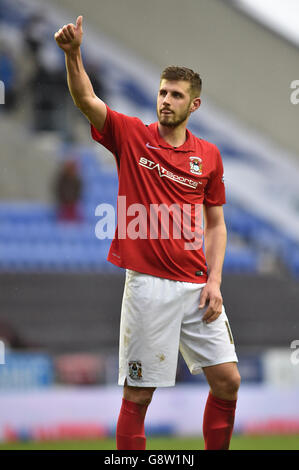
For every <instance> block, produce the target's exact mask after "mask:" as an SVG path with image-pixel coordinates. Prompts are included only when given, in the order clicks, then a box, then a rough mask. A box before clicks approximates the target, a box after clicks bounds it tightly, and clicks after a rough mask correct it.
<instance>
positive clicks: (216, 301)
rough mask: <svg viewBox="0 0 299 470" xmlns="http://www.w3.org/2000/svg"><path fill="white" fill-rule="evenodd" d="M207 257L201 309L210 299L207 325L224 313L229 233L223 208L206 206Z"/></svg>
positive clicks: (206, 314) (205, 315) (205, 235)
mask: <svg viewBox="0 0 299 470" xmlns="http://www.w3.org/2000/svg"><path fill="white" fill-rule="evenodd" d="M204 219H205V226H204V240H205V256H206V261H207V265H208V281H207V284H206V286H205V287H204V288H203V290H202V294H201V298H200V304H199V308H203V307H204V306H205V304H206V301H207V300H208V299H209V306H208V308H207V310H206V312H205V314H204V316H203V320H204V321H207V323H209V322H211V321H214V320H216V318H218V317H219V315H220V314H221V311H222V295H221V292H220V285H221V280H222V268H223V262H224V256H225V249H226V242H227V231H226V225H225V221H224V215H223V208H222V206H211V207H209V206H204Z"/></svg>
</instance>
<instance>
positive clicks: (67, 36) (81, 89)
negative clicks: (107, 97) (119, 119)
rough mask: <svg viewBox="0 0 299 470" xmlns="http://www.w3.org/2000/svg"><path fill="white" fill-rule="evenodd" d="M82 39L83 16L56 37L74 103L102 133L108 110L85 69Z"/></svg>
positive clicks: (64, 27)
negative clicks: (81, 46)
mask: <svg viewBox="0 0 299 470" xmlns="http://www.w3.org/2000/svg"><path fill="white" fill-rule="evenodd" d="M82 37H83V30H82V16H78V18H77V22H76V26H75V25H73V24H72V23H70V24H68V25H64V26H63V27H62V28H61V29H60V30H59V31H57V32H56V33H55V35H54V38H55V40H56V42H57V44H58V46H59V47H60V48H61V49H62V50H63V51H64V54H65V65H66V70H67V83H68V87H69V90H70V94H71V96H72V98H73V101H74V103H75V105H76V106H77V107H78V108H79V109H80V110H81V111H82V113H83V114H84V115H85V116H86V117H87V119H88V120H89V121H90V122H91V123H92V124H93V125H94V126H95V127H96V128H97V129H98V130H99V131H101V130H102V129H103V127H104V124H105V120H106V115H107V109H106V105H105V103H104V102H103V101H102V100H101V99H100V98H98V97H97V96H96V94H95V93H94V90H93V87H92V84H91V81H90V79H89V77H88V75H87V73H86V71H85V69H84V65H83V61H82V56H81V50H80V45H81V42H82Z"/></svg>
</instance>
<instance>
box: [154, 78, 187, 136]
mask: <svg viewBox="0 0 299 470" xmlns="http://www.w3.org/2000/svg"><path fill="white" fill-rule="evenodd" d="M189 88H190V83H189V82H187V81H185V80H179V81H169V80H165V79H163V80H162V81H161V84H160V89H159V92H158V97H157V116H158V120H159V122H160V124H162V125H163V126H166V127H177V126H179V125H180V124H181V123H182V122H184V121H186V120H187V119H188V117H189V115H190V109H191V107H192V99H191V97H190V92H189Z"/></svg>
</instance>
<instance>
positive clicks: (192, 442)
mask: <svg viewBox="0 0 299 470" xmlns="http://www.w3.org/2000/svg"><path fill="white" fill-rule="evenodd" d="M203 448H204V443H203V439H202V438H201V437H152V438H148V440H147V450H202V449H203ZM230 449H231V450H299V435H293V434H292V435H273V436H272V435H271V436H270V435H267V436H241V435H240V436H233V438H232V441H231V446H230ZM0 450H115V440H114V439H112V438H108V439H106V438H105V439H100V440H91V441H89V440H86V441H84V440H80V441H49V442H15V443H9V444H7V443H6V444H0Z"/></svg>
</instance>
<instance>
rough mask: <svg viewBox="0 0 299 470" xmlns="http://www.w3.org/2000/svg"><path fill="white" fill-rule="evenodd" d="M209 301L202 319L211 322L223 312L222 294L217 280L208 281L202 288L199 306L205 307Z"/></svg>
mask: <svg viewBox="0 0 299 470" xmlns="http://www.w3.org/2000/svg"><path fill="white" fill-rule="evenodd" d="M207 302H208V308H207V310H206V312H205V314H204V316H203V317H202V321H204V322H206V323H211V322H212V321H215V320H216V319H217V318H218V317H219V315H220V314H221V312H222V303H223V299H222V295H221V292H220V286H219V284H218V283H217V282H213V281H208V282H207V284H206V285H205V287H204V288H203V289H202V292H201V296H200V301H199V307H198V308H204V307H205V306H206V304H207Z"/></svg>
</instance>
